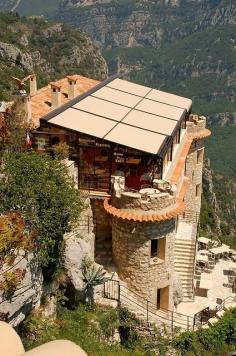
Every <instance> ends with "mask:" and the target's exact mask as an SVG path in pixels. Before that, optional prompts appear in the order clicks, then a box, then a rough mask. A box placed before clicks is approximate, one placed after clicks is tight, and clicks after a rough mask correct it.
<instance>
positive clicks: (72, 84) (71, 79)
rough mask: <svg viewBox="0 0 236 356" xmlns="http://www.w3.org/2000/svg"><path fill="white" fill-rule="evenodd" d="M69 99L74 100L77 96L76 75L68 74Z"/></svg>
mask: <svg viewBox="0 0 236 356" xmlns="http://www.w3.org/2000/svg"><path fill="white" fill-rule="evenodd" d="M67 79H68V99H69V100H72V99H74V97H75V96H76V82H77V78H76V76H72V75H68V76H67Z"/></svg>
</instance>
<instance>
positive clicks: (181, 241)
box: [175, 239, 195, 246]
mask: <svg viewBox="0 0 236 356" xmlns="http://www.w3.org/2000/svg"><path fill="white" fill-rule="evenodd" d="M175 244H180V245H191V246H195V241H194V240H187V239H175Z"/></svg>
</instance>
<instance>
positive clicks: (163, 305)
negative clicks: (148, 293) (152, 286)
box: [157, 286, 169, 310]
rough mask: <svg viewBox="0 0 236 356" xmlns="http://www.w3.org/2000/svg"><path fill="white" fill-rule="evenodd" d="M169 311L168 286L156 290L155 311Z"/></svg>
mask: <svg viewBox="0 0 236 356" xmlns="http://www.w3.org/2000/svg"><path fill="white" fill-rule="evenodd" d="M158 309H169V286H168V287H165V288H158V289H157V310H158Z"/></svg>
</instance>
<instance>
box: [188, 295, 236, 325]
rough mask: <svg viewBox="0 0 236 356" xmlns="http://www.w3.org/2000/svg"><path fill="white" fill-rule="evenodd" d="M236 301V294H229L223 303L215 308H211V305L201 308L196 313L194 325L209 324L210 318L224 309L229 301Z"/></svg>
mask: <svg viewBox="0 0 236 356" xmlns="http://www.w3.org/2000/svg"><path fill="white" fill-rule="evenodd" d="M233 302H236V296H229V297H227V298H226V299H224V300H223V301H222V303H221V304H219V305H217V306H216V307H215V308H214V309H210V308H209V307H207V308H204V309H202V310H200V311H199V312H198V313H196V314H195V315H194V327H197V328H199V327H202V325H204V324H207V322H208V320H209V319H210V318H213V317H215V316H216V313H217V312H219V311H222V310H224V307H225V306H226V305H227V304H228V303H233Z"/></svg>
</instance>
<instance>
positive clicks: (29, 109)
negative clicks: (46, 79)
mask: <svg viewBox="0 0 236 356" xmlns="http://www.w3.org/2000/svg"><path fill="white" fill-rule="evenodd" d="M25 116H26V119H27V121H28V122H30V121H31V120H32V105H31V98H30V95H27V96H26V97H25Z"/></svg>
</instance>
